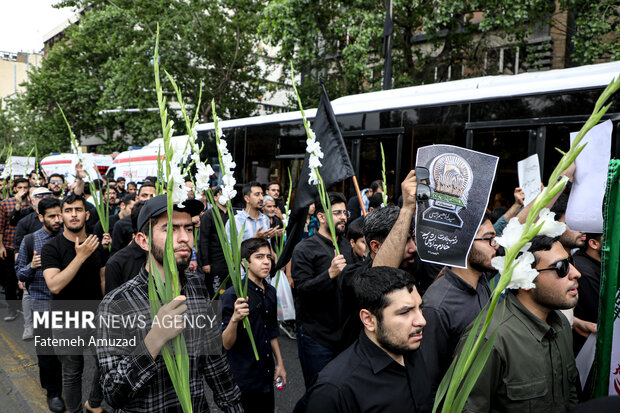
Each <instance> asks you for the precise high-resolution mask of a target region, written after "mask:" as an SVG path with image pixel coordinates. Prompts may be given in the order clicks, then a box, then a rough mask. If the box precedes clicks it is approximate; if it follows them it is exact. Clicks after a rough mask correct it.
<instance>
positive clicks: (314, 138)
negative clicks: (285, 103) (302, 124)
mask: <svg viewBox="0 0 620 413" xmlns="http://www.w3.org/2000/svg"><path fill="white" fill-rule="evenodd" d="M308 139H311V140H313V141H315V140H316V134H315V133H314V131H313V130H312V128H308Z"/></svg>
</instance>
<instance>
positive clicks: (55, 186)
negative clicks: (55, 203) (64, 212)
mask: <svg viewBox="0 0 620 413" xmlns="http://www.w3.org/2000/svg"><path fill="white" fill-rule="evenodd" d="M64 185H65V177H64V176H62V175H60V174H51V175H50V179H49V181H48V183H47V188H48V189H49V190H50V191H52V195H53V196H54V198H58V199H60V198H61V197H62V190H63V188H64Z"/></svg>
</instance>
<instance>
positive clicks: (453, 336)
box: [420, 215, 498, 392]
mask: <svg viewBox="0 0 620 413" xmlns="http://www.w3.org/2000/svg"><path fill="white" fill-rule="evenodd" d="M495 235H496V234H495V230H494V229H493V224H492V223H491V220H490V218H489V216H488V215H485V217H484V218H483V221H482V224H481V225H480V227H479V228H478V232H477V233H476V236H475V238H474V242H473V244H472V246H471V250H470V251H469V255H468V256H467V268H456V267H454V268H448V267H446V268H445V269H444V272H443V275H442V276H441V277H440V278H438V279H437V280H436V281H435V282H434V283H433V284H431V286H430V287H429V288H428V290H426V293H425V294H424V297H423V301H424V304H423V305H422V311H423V312H424V317H425V318H426V321H427V323H428V324H427V327H426V329H425V331H424V342H423V343H422V347H421V350H420V351H421V352H422V355H423V357H424V362H425V363H426V366H427V367H428V371H429V378H430V382H431V386H432V388H433V392H435V391H437V387H438V386H439V383H440V382H441V379H442V377H443V376H444V374H445V373H446V371H447V370H448V367H450V363H451V361H452V355H453V354H454V350H455V349H456V346H457V345H458V343H459V339H460V338H461V334H463V331H465V329H466V328H467V326H468V325H469V323H471V322H472V321H473V320H474V319H475V318H476V317H477V316H478V314H480V311H482V309H483V308H484V306H485V305H486V303H487V302H488V301H489V297H490V296H491V289H490V288H489V283H488V278H487V277H488V276H489V275H490V273H494V272H495V269H494V268H493V266H492V265H491V260H492V259H493V258H494V257H495V253H496V251H497V248H498V246H497V241H495Z"/></svg>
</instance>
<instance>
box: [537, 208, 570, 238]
mask: <svg viewBox="0 0 620 413" xmlns="http://www.w3.org/2000/svg"><path fill="white" fill-rule="evenodd" d="M538 217H539V219H540V222H542V224H543V226H542V228H541V229H540V232H539V233H538V235H546V236H547V237H551V238H555V237H559V236H560V235H562V234H563V233H564V231H566V224H564V223H563V222H558V221H556V220H555V213H553V212H551V211H550V210H549V208H543V209H542V210H541V211H540V213H539V214H538Z"/></svg>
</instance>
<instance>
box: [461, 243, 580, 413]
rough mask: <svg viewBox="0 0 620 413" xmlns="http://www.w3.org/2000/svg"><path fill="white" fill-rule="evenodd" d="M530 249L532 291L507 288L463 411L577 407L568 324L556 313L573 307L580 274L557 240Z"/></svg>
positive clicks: (489, 331) (565, 410) (463, 339)
mask: <svg viewBox="0 0 620 413" xmlns="http://www.w3.org/2000/svg"><path fill="white" fill-rule="evenodd" d="M529 251H530V252H532V253H533V254H534V263H533V264H532V268H534V269H535V270H536V271H538V276H537V277H536V278H535V279H534V281H533V283H534V285H535V288H532V289H523V288H521V289H518V290H509V292H508V294H507V296H506V298H505V300H504V301H503V302H502V303H500V304H499V305H498V307H497V309H496V311H495V313H494V314H493V318H492V321H491V325H490V327H489V330H488V332H487V339H490V338H491V336H492V335H493V334H494V333H495V332H496V331H497V337H496V338H495V341H494V343H493V348H492V350H491V354H490V355H489V359H488V360H487V362H486V364H485V366H484V369H483V371H482V373H481V374H480V377H479V378H478V381H477V382H476V384H475V385H474V388H473V389H472V392H471V394H470V395H469V398H468V400H467V403H466V405H465V411H475V412H478V411H480V412H482V411H485V412H488V411H491V412H508V413H510V412H519V413H523V412H568V411H570V410H571V409H572V408H573V407H574V406H575V405H576V404H577V388H576V382H577V369H576V366H575V359H574V357H573V346H572V333H571V326H570V324H569V322H568V320H567V319H566V317H565V316H564V315H563V314H562V313H561V312H560V311H559V310H563V309H570V308H573V307H574V306H575V305H576V304H577V300H578V298H579V293H578V290H577V287H578V286H579V283H578V280H579V278H580V277H581V274H580V273H579V271H577V269H575V267H574V266H573V265H572V264H571V259H570V255H569V254H568V253H567V252H566V251H565V250H564V248H563V246H562V244H561V243H560V242H559V241H558V239H557V238H549V237H546V236H536V237H534V238H533V239H532V245H531V247H530V248H529ZM470 328H471V327H470ZM469 333H470V331H469V330H468V331H467V332H466V333H465V334H464V335H463V337H462V338H461V342H460V343H459V347H460V348H462V346H463V345H464V343H465V340H466V339H467V336H468V335H469Z"/></svg>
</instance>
